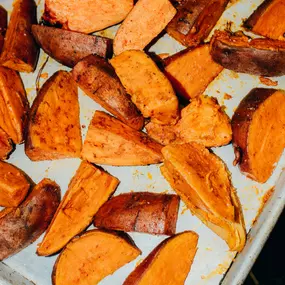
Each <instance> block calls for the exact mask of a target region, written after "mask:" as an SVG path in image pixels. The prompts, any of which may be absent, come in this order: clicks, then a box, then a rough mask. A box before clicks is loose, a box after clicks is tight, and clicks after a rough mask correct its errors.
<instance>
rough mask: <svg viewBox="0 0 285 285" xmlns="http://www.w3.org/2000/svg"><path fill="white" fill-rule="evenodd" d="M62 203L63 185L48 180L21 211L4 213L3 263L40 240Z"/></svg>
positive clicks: (0, 232)
mask: <svg viewBox="0 0 285 285" xmlns="http://www.w3.org/2000/svg"><path fill="white" fill-rule="evenodd" d="M59 202H60V188H59V186H58V185H57V184H56V183H55V182H53V181H51V180H49V179H46V178H45V179H43V180H42V181H41V182H40V183H39V184H37V185H36V186H35V187H34V189H33V190H32V192H31V193H30V194H29V195H28V197H27V198H26V200H25V201H24V202H23V203H22V204H21V205H20V206H19V207H18V208H6V209H5V210H3V211H2V212H0V260H3V259H5V258H7V257H9V256H11V255H13V254H15V253H17V252H19V251H20V250H22V249H24V248H25V247H27V246H28V245H30V244H31V243H33V242H34V241H35V240H37V239H38V238H39V237H40V235H41V234H42V233H43V232H44V231H45V230H46V228H47V227H48V225H49V223H50V221H51V220H52V217H53V215H54V213H55V211H56V209H57V207H58V205H59Z"/></svg>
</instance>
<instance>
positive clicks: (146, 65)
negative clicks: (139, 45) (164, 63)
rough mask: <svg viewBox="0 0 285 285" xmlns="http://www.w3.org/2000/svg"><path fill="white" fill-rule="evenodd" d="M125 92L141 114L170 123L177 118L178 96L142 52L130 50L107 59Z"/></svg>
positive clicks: (153, 119)
mask: <svg viewBox="0 0 285 285" xmlns="http://www.w3.org/2000/svg"><path fill="white" fill-rule="evenodd" d="M110 63H111V64H112V65H113V67H114V68H115V71H116V73H117V74H118V76H119V78H120V80H121V82H122V84H123V85H124V87H125V88H126V91H127V93H129V94H130V95H131V98H132V101H133V102H134V103H135V105H136V106H137V107H138V109H139V110H140V111H141V112H142V114H143V116H144V117H145V118H149V117H150V118H151V120H152V121H153V122H155V123H158V124H162V125H168V124H169V125H173V124H175V123H176V122H177V120H178V99H177V97H176V95H175V93H174V90H173V88H172V86H171V84H170V82H169V81H168V80H167V78H166V77H165V76H164V74H163V73H162V72H161V71H160V70H159V69H158V67H157V66H156V64H155V63H154V62H153V61H152V60H151V59H150V57H148V56H147V55H146V54H145V53H144V52H142V51H137V50H130V51H125V52H123V53H121V54H120V55H118V56H116V57H114V58H113V59H111V60H110Z"/></svg>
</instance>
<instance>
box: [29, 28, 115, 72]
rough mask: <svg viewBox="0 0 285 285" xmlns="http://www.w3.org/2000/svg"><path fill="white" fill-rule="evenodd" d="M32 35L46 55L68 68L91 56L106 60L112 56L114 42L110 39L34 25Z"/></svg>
mask: <svg viewBox="0 0 285 285" xmlns="http://www.w3.org/2000/svg"><path fill="white" fill-rule="evenodd" d="M32 33H33V36H34V38H35V40H36V42H37V43H38V45H39V46H40V47H41V48H42V49H43V50H44V52H45V53H46V54H48V55H49V56H51V57H52V58H53V59H55V60H56V61H58V62H59V63H61V64H63V65H66V66H68V67H73V66H74V65H75V64H76V63H77V62H79V61H80V60H81V59H83V58H84V57H86V56H88V55H90V54H96V55H98V56H101V57H104V58H110V57H111V55H112V40H111V39H108V38H104V37H99V36H95V35H86V34H82V33H77V32H72V31H67V30H63V29H58V28H54V27H48V26H42V25H33V26H32Z"/></svg>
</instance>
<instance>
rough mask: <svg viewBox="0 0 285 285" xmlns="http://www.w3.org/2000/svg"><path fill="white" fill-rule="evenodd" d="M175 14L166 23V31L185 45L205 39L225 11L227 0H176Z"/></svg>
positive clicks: (195, 44)
mask: <svg viewBox="0 0 285 285" xmlns="http://www.w3.org/2000/svg"><path fill="white" fill-rule="evenodd" d="M176 2H179V3H177V4H178V5H176V6H177V10H178V12H177V14H176V15H175V17H174V18H173V19H172V21H171V22H170V23H169V24H168V25H167V27H166V31H167V33H168V34H169V35H170V36H171V37H173V38H174V39H176V40H177V41H179V42H180V43H181V44H182V45H184V46H187V47H195V46H197V45H199V44H200V43H201V42H203V40H205V39H206V38H207V37H208V35H209V34H210V32H211V30H212V29H213V28H214V26H215V25H216V23H217V21H218V20H219V18H220V17H221V15H222V14H223V12H224V11H225V9H226V7H227V4H228V2H229V0H199V1H197V0H185V1H176Z"/></svg>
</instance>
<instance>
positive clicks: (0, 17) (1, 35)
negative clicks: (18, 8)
mask: <svg viewBox="0 0 285 285" xmlns="http://www.w3.org/2000/svg"><path fill="white" fill-rule="evenodd" d="M7 23H8V13H7V11H6V10H5V9H4V7H2V6H1V5H0V53H1V51H2V48H3V45H4V39H5V34H6V30H7Z"/></svg>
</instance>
